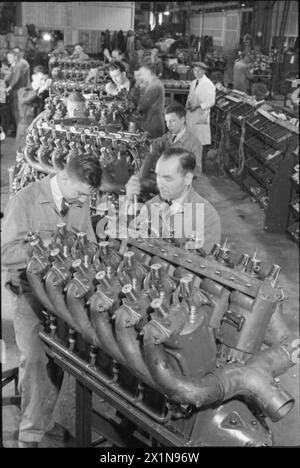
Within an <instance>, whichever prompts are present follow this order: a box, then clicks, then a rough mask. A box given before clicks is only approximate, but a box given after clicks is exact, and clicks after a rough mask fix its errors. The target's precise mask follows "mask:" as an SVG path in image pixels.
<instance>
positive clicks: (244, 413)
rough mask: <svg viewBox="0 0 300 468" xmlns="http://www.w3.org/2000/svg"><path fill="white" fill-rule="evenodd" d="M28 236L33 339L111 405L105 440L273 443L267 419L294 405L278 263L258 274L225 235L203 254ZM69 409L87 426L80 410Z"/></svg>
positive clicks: (144, 243) (149, 243)
mask: <svg viewBox="0 0 300 468" xmlns="http://www.w3.org/2000/svg"><path fill="white" fill-rule="evenodd" d="M27 241H29V242H31V245H32V246H33V255H32V258H31V260H30V261H29V264H28V267H27V277H28V280H29V282H30V284H31V287H32V289H33V292H34V294H35V295H36V296H37V298H38V299H39V301H40V302H41V303H42V304H43V306H44V308H45V311H46V312H47V317H48V318H47V323H46V325H45V331H43V332H40V337H41V339H42V340H43V341H44V343H45V344H46V349H47V352H48V354H49V355H50V356H52V357H53V358H54V360H55V362H56V363H58V365H59V366H61V367H62V368H63V369H65V370H67V371H68V372H70V373H71V374H72V375H73V376H74V377H75V378H76V379H77V381H78V382H80V388H82V387H83V386H86V387H87V388H88V389H89V391H90V390H91V389H92V391H93V392H95V393H96V394H97V395H100V396H101V398H103V399H104V400H105V401H107V402H108V403H110V404H112V405H113V407H114V408H115V409H116V410H117V412H118V417H117V420H116V421H114V422H113V420H111V419H110V420H109V421H108V420H107V421H106V422H104V421H105V418H104V416H103V415H102V416H101V421H102V424H101V428H102V429H101V430H102V435H103V436H104V437H106V438H110V437H112V438H113V440H119V441H120V440H122V441H123V443H126V444H127V446H128V445H129V446H133V447H136V446H140V445H142V446H144V447H145V446H152V447H154V446H155V447H166V446H167V447H170V446H173V447H174V446H177V447H179V446H181V447H191V446H192V447H193V446H269V445H272V434H271V432H270V430H269V428H268V425H267V421H266V417H268V418H270V419H271V420H272V421H279V420H281V419H282V418H284V417H285V416H286V415H287V414H288V413H289V412H290V411H291V410H292V408H293V404H294V398H293V397H292V396H291V395H290V394H289V393H288V392H287V391H286V390H284V389H282V388H281V386H280V380H279V376H280V375H282V374H284V373H285V372H287V371H288V369H289V368H290V367H292V366H293V365H294V364H295V362H294V360H293V356H294V355H295V352H296V347H297V345H298V340H297V337H296V335H294V333H293V332H291V331H290V330H289V329H288V327H287V325H286V323H285V320H284V315H283V310H282V306H283V300H284V299H285V296H284V293H283V291H282V288H280V287H277V281H278V276H279V273H280V267H279V266H278V265H275V264H274V265H272V266H271V268H270V269H269V271H268V272H267V273H266V272H265V271H263V268H262V265H261V261H260V260H259V259H258V258H257V252H256V253H254V254H253V255H250V254H247V253H244V254H243V255H242V256H241V257H240V259H239V260H238V261H237V262H233V259H232V255H231V252H230V250H229V247H228V245H227V244H226V243H225V244H224V245H222V246H221V245H215V246H214V248H213V249H212V251H211V253H210V254H209V255H207V256H206V258H203V257H201V256H199V255H198V254H195V253H192V252H188V251H186V250H183V249H179V248H177V247H175V245H174V244H173V242H172V239H170V242H165V241H161V240H158V239H138V238H136V239H126V240H122V241H120V240H118V239H109V240H107V241H101V242H100V243H99V245H97V244H93V243H90V242H88V241H87V238H86V234H85V233H77V234H76V233H72V232H67V230H66V225H65V224H63V223H62V224H60V225H58V226H57V231H56V232H54V233H53V236H52V241H51V243H50V245H48V246H46V245H44V243H43V240H42V239H41V238H40V237H39V235H38V233H30V234H29V235H28V236H27ZM78 402H79V400H78ZM77 414H80V415H81V417H82V418H84V421H85V426H84V427H85V428H86V427H89V424H90V422H91V421H90V419H91V418H92V415H91V413H88V414H87V408H85V407H83V406H81V407H80V408H77ZM89 418H90V419H89ZM94 419H95V418H94V416H93V421H94ZM118 421H119V422H118ZM120 421H121V423H120ZM82 424H83V420H80V419H79V420H77V424H76V426H77V428H78V430H79V431H80V427H81V426H82ZM124 427H126V431H124ZM112 435H114V436H112ZM85 436H86V431H85ZM85 440H88V439H85ZM124 441H125V442H124ZM115 443H116V442H115ZM130 444H132V445H130ZM125 446H126V445H125Z"/></svg>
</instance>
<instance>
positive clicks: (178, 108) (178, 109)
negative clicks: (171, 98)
mask: <svg viewBox="0 0 300 468" xmlns="http://www.w3.org/2000/svg"><path fill="white" fill-rule="evenodd" d="M173 113H174V114H176V115H177V116H178V117H180V118H181V117H185V116H186V110H185V108H184V107H183V105H182V104H173V105H172V106H168V107H166V108H165V115H167V114H173Z"/></svg>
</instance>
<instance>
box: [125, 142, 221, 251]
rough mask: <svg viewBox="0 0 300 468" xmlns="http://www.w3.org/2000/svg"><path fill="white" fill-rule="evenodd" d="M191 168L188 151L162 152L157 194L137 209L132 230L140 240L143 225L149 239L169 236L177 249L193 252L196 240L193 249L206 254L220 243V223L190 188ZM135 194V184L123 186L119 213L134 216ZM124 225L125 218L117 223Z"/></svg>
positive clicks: (194, 162)
mask: <svg viewBox="0 0 300 468" xmlns="http://www.w3.org/2000/svg"><path fill="white" fill-rule="evenodd" d="M195 166H196V159H195V156H194V154H193V153H191V152H190V151H187V150H184V149H182V148H170V149H168V150H166V151H165V152H163V154H162V155H161V156H160V158H159V159H158V161H157V163H156V167H155V173H156V180H157V186H158V190H159V194H158V195H156V196H155V197H153V198H152V199H151V200H149V201H147V202H146V204H145V205H140V206H138V208H140V214H139V215H138V216H137V217H136V218H135V220H134V223H133V225H132V227H134V226H138V227H139V229H140V231H141V233H142V237H145V234H147V232H146V231H145V229H144V227H143V226H145V227H146V229H147V230H148V232H149V231H150V235H149V237H156V238H168V237H173V238H174V240H175V243H176V244H177V245H178V246H183V247H184V248H187V249H194V248H195V247H194V245H195V243H194V241H195V239H197V248H201V249H202V250H204V252H205V253H206V254H207V253H209V252H210V251H211V249H212V247H213V245H214V244H215V243H219V242H220V239H221V221H220V216H219V214H218V213H217V211H216V209H215V208H214V207H213V206H212V204H211V203H210V202H209V201H208V200H206V199H205V198H203V197H201V195H199V194H198V193H197V192H196V191H195V190H194V188H193V187H192V181H193V176H194V171H195ZM138 193H139V186H138V185H137V184H136V183H135V181H131V182H130V183H127V185H126V200H125V201H126V203H127V205H125V204H124V207H123V208H124V209H123V210H122V213H125V212H127V214H128V215H131V214H132V213H134V210H135V207H134V197H135V196H136V195H138ZM132 208H134V210H133V209H132ZM125 222H126V219H125V220H123V219H122V220H121V223H122V224H125ZM129 227H131V226H129ZM176 227H177V228H178V229H176ZM168 231H169V232H168ZM171 231H172V232H171ZM129 232H130V231H129ZM146 237H147V236H146ZM192 239H194V240H193V241H192Z"/></svg>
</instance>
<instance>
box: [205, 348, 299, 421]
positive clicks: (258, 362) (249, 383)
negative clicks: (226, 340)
mask: <svg viewBox="0 0 300 468" xmlns="http://www.w3.org/2000/svg"><path fill="white" fill-rule="evenodd" d="M292 351H293V349H292V347H291V346H286V345H284V346H281V345H279V346H274V347H271V348H267V349H264V350H262V351H259V352H258V353H257V354H255V356H253V357H252V358H251V359H249V360H248V361H247V363H246V364H245V365H242V364H233V365H230V364H229V365H228V366H227V367H225V368H224V369H222V370H219V369H218V370H217V371H216V372H214V374H215V375H216V376H217V377H218V378H219V380H220V383H221V385H222V387H223V390H224V397H223V400H228V399H229V398H234V397H237V396H245V397H248V398H251V399H252V400H254V401H255V402H256V403H257V404H258V406H259V407H260V408H261V409H262V410H263V411H264V413H265V414H266V415H267V416H269V418H270V419H271V420H272V421H274V422H276V421H279V420H280V419H282V418H284V417H285V416H286V415H287V414H288V413H289V412H290V411H291V409H292V408H293V406H294V403H295V400H294V398H293V397H292V396H291V395H290V394H289V393H288V392H287V391H285V390H284V389H281V388H280V386H279V380H278V379H276V377H277V376H278V375H281V374H283V373H285V372H286V371H287V370H288V369H289V368H290V367H292V366H293V365H294V363H293V361H292Z"/></svg>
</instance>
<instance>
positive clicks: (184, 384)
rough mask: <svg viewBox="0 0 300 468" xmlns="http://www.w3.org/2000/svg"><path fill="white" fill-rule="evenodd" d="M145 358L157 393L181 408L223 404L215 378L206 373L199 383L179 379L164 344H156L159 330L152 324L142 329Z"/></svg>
mask: <svg viewBox="0 0 300 468" xmlns="http://www.w3.org/2000/svg"><path fill="white" fill-rule="evenodd" d="M143 331H144V355H145V361H146V364H147V367H148V369H149V370H150V373H151V375H152V378H153V380H154V381H155V382H156V387H158V389H159V391H160V392H161V393H163V394H164V395H166V396H167V397H168V398H169V399H170V400H172V401H174V402H176V403H180V404H183V405H184V404H188V405H190V404H192V405H195V406H196V407H197V408H200V407H202V406H206V405H210V404H213V403H216V402H218V401H221V400H222V397H223V387H222V385H221V383H220V382H219V380H218V378H217V377H216V376H215V375H213V374H211V373H209V374H206V375H204V376H203V377H202V378H201V379H200V380H199V379H196V378H190V379H188V377H186V376H185V377H184V376H181V375H178V374H177V373H176V372H175V371H174V369H173V368H172V365H171V363H170V361H169V357H168V355H167V353H166V351H165V349H164V345H163V344H156V343H157V342H158V340H160V338H161V339H162V340H163V338H164V337H163V335H161V337H159V334H158V330H157V328H156V327H155V326H153V324H151V322H149V323H148V324H147V325H145V326H144V328H143Z"/></svg>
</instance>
